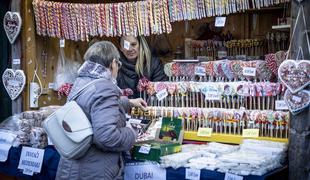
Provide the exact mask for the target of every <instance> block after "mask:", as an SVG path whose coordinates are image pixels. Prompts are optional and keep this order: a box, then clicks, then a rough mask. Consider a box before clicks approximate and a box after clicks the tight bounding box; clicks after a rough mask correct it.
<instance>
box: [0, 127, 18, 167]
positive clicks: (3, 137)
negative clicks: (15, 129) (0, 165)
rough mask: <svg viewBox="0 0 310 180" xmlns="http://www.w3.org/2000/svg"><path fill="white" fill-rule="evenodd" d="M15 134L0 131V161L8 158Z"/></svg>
mask: <svg viewBox="0 0 310 180" xmlns="http://www.w3.org/2000/svg"><path fill="white" fill-rule="evenodd" d="M15 138H16V135H15V134H13V133H10V132H0V161H1V162H5V161H6V160H7V159H8V155H9V151H10V149H11V147H12V144H13V141H14V140H15Z"/></svg>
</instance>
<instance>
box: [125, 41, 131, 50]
mask: <svg viewBox="0 0 310 180" xmlns="http://www.w3.org/2000/svg"><path fill="white" fill-rule="evenodd" d="M124 49H126V50H129V49H130V42H129V41H126V40H124Z"/></svg>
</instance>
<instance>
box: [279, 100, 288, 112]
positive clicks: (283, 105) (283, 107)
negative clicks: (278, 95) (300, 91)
mask: <svg viewBox="0 0 310 180" xmlns="http://www.w3.org/2000/svg"><path fill="white" fill-rule="evenodd" d="M276 110H288V106H287V104H286V103H285V101H284V100H276Z"/></svg>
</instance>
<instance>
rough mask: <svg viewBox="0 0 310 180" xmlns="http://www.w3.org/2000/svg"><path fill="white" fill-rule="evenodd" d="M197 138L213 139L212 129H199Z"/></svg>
mask: <svg viewBox="0 0 310 180" xmlns="http://www.w3.org/2000/svg"><path fill="white" fill-rule="evenodd" d="M197 136H202V137H211V136H212V128H199V129H198V132H197Z"/></svg>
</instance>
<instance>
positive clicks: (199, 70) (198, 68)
mask: <svg viewBox="0 0 310 180" xmlns="http://www.w3.org/2000/svg"><path fill="white" fill-rule="evenodd" d="M195 75H197V76H206V69H205V68H204V67H202V66H196V67H195Z"/></svg>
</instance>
